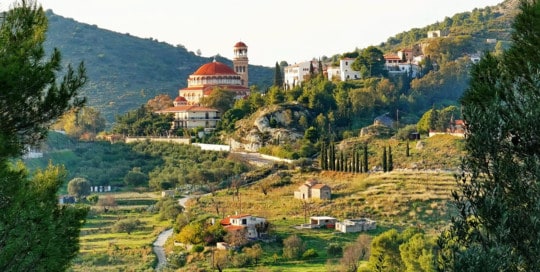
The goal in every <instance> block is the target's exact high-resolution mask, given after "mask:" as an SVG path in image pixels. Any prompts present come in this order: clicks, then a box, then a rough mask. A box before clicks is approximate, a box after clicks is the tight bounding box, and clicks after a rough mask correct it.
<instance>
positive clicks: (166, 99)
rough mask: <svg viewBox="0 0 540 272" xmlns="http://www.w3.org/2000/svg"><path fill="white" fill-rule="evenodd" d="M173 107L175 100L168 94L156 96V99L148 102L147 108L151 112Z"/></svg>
mask: <svg viewBox="0 0 540 272" xmlns="http://www.w3.org/2000/svg"><path fill="white" fill-rule="evenodd" d="M173 105H174V103H173V100H172V99H171V97H170V96H169V95H168V94H160V95H156V97H154V98H152V99H150V100H148V102H146V108H148V110H149V111H159V110H163V109H166V108H169V107H172V106H173Z"/></svg>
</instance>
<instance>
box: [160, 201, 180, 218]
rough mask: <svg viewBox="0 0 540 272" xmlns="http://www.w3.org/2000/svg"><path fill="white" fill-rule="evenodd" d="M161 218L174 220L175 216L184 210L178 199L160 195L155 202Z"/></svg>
mask: <svg viewBox="0 0 540 272" xmlns="http://www.w3.org/2000/svg"><path fill="white" fill-rule="evenodd" d="M156 208H157V209H159V217H160V219H161V220H176V217H177V216H178V215H179V214H180V213H182V211H184V208H183V207H182V206H181V205H180V204H178V201H177V200H176V199H174V198H172V197H162V198H161V199H160V200H159V201H158V202H157V203H156Z"/></svg>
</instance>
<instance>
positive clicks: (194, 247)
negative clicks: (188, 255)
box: [191, 245, 204, 253]
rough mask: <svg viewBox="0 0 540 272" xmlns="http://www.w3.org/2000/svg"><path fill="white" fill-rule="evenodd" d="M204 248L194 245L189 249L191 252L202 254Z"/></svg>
mask: <svg viewBox="0 0 540 272" xmlns="http://www.w3.org/2000/svg"><path fill="white" fill-rule="evenodd" d="M203 251H204V246H203V245H194V246H193V248H191V252H193V253H195V252H203Z"/></svg>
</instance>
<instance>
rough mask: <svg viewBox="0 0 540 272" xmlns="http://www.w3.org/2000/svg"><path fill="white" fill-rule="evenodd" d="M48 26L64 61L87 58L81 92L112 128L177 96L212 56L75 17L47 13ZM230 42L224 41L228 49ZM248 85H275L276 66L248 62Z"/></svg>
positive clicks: (50, 41)
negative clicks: (151, 103)
mask: <svg viewBox="0 0 540 272" xmlns="http://www.w3.org/2000/svg"><path fill="white" fill-rule="evenodd" d="M46 14H47V18H48V19H49V29H48V32H47V40H46V42H45V48H46V50H47V51H52V49H53V47H58V48H61V49H62V53H63V56H64V60H65V61H66V63H78V62H80V61H82V60H84V62H85V64H86V65H87V66H88V67H92V69H89V70H88V78H89V79H88V84H87V85H86V86H85V87H84V88H83V90H82V92H81V94H82V95H84V96H86V97H87V98H88V106H90V107H93V108H95V109H96V110H98V111H99V112H101V114H102V116H103V117H104V118H105V119H106V120H107V123H108V127H109V128H110V126H111V125H112V124H113V123H114V121H115V117H116V116H117V115H122V114H125V113H126V112H128V111H130V110H132V109H135V108H137V107H139V106H140V105H142V104H145V103H146V101H147V100H149V99H151V98H153V97H155V96H157V95H160V94H167V95H169V96H170V97H173V98H175V97H176V96H178V89H180V88H183V87H186V83H187V78H188V77H189V75H190V74H192V73H193V72H195V71H196V70H197V69H198V68H199V67H200V66H201V65H203V64H205V63H208V62H212V58H213V56H212V57H201V56H200V55H198V54H196V53H195V52H192V51H189V50H188V49H186V48H185V47H184V46H183V45H181V44H178V45H171V44H167V43H165V42H161V41H158V40H156V39H154V38H151V37H149V38H139V37H135V36H133V35H131V34H129V33H117V32H113V31H109V30H105V29H101V28H99V26H97V25H89V24H85V23H80V22H76V21H74V20H73V19H70V18H65V17H62V16H60V15H57V14H55V13H54V12H53V11H51V10H48V11H47V12H46ZM230 46H231V44H223V45H222V47H223V49H224V50H228V48H230ZM217 61H220V62H223V63H225V64H227V65H229V66H231V67H232V61H231V60H228V59H225V58H223V57H220V56H217ZM249 80H250V82H249V84H250V85H256V86H258V87H259V88H260V89H262V90H264V89H266V88H267V87H269V86H270V85H272V67H263V66H257V65H250V67H249Z"/></svg>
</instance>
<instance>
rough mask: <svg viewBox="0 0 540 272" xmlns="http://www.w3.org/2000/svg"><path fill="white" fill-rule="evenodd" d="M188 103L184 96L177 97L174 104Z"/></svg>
mask: <svg viewBox="0 0 540 272" xmlns="http://www.w3.org/2000/svg"><path fill="white" fill-rule="evenodd" d="M184 101H187V100H186V98H185V97H183V96H177V97H176V99H175V100H174V102H184Z"/></svg>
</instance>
